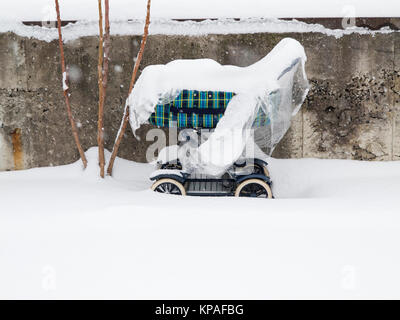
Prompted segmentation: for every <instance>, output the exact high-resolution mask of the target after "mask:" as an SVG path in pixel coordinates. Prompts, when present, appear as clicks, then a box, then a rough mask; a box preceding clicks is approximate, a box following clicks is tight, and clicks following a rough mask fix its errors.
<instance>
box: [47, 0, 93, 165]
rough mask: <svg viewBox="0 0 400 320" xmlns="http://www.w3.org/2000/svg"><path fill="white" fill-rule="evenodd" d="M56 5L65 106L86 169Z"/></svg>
mask: <svg viewBox="0 0 400 320" xmlns="http://www.w3.org/2000/svg"><path fill="white" fill-rule="evenodd" d="M55 4H56V12H57V25H58V44H59V47H60V55H61V72H62V75H63V92H64V97H65V104H66V106H67V114H68V118H69V122H70V123H71V129H72V134H73V136H74V140H75V144H76V147H77V148H78V151H79V155H80V157H81V159H82V163H83V167H84V168H86V166H87V159H86V156H85V153H84V152H83V149H82V146H81V143H80V141H79V136H78V130H77V129H76V124H75V120H74V118H73V116H72V112H71V105H70V103H69V93H68V91H69V81H68V74H67V72H66V69H65V58H64V45H63V40H62V33H61V18H60V6H59V4H58V0H55Z"/></svg>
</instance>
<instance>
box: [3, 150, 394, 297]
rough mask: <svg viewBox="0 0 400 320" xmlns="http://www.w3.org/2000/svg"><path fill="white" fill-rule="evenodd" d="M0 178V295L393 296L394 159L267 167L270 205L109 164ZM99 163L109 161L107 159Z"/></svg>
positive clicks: (144, 167) (93, 161) (134, 166)
mask: <svg viewBox="0 0 400 320" xmlns="http://www.w3.org/2000/svg"><path fill="white" fill-rule="evenodd" d="M87 155H88V160H89V167H88V168H87V170H86V171H83V170H82V167H81V163H80V162H77V163H74V164H71V165H67V166H60V167H51V168H50V167H49V168H38V169H31V170H26V171H17V172H1V173H0V261H1V263H0V298H171V299H173V298H184V299H188V298H237V299H243V298H344V299H347V298H400V289H399V288H400V275H399V273H398V270H400V252H399V250H398V244H399V241H400V232H399V231H400V215H399V209H398V194H399V191H400V162H358V161H348V160H317V159H300V160H295V159H292V160H277V159H269V162H270V171H271V175H272V179H273V181H274V188H273V190H274V192H275V196H276V198H277V199H275V200H265V199H242V198H200V197H177V196H168V195H160V194H156V193H153V192H151V191H150V190H149V186H150V181H149V180H148V175H149V174H150V173H151V171H152V170H153V168H152V167H151V165H149V164H139V163H133V162H130V161H126V160H122V159H117V161H116V165H115V172H114V177H113V178H110V177H107V178H106V179H105V180H104V181H102V180H101V179H100V178H98V167H97V158H96V157H97V149H95V148H92V149H90V150H89V151H88V152H87ZM107 156H108V154H107Z"/></svg>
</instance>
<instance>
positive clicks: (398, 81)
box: [0, 33, 400, 170]
mask: <svg viewBox="0 0 400 320" xmlns="http://www.w3.org/2000/svg"><path fill="white" fill-rule="evenodd" d="M288 36H289V37H293V38H295V39H297V40H299V41H300V42H301V43H302V44H303V45H304V47H305V49H306V53H307V56H308V59H309V60H308V62H307V74H308V76H309V79H310V81H311V84H312V88H311V91H310V94H309V95H308V97H307V101H306V102H305V104H304V105H303V109H302V111H301V112H300V113H299V114H298V116H297V117H296V118H295V119H294V121H293V125H292V128H291V129H290V131H289V132H288V133H287V135H286V136H285V138H284V139H283V140H282V142H281V143H280V144H279V146H278V147H277V149H276V150H275V152H274V156H276V157H280V158H300V157H318V158H341V159H362V160H400V95H399V92H400V73H399V72H400V34H399V33H390V34H380V35H375V36H374V37H372V36H369V35H359V34H352V35H347V36H343V37H342V38H340V39H336V38H334V37H330V36H326V35H323V34H318V33H307V34H299V33H296V34H279V35H277V34H248V35H209V36H201V37H189V36H187V37H185V36H162V35H156V36H150V37H149V41H148V45H147V48H146V53H145V58H144V60H143V62H142V68H143V67H144V66H146V65H150V64H157V63H167V62H169V61H171V60H174V59H182V58H186V59H187V58H191V59H194V58H212V59H215V60H217V61H218V62H220V63H222V64H233V65H238V66H247V65H249V64H251V63H254V62H255V61H257V60H258V59H260V58H261V57H263V56H265V55H266V54H267V53H268V52H269V51H270V50H271V49H272V48H273V47H274V46H275V45H276V44H277V43H278V42H279V40H281V39H282V38H284V37H288ZM97 41H98V40H97V39H96V38H94V37H86V38H81V39H79V40H75V41H72V42H68V43H67V44H66V47H65V49H66V61H67V64H68V65H69V66H70V68H71V70H72V72H71V73H72V74H73V75H74V77H73V79H71V80H73V81H72V83H71V94H72V95H71V103H72V108H73V113H74V116H75V118H76V121H77V122H78V124H79V127H80V128H79V134H80V138H81V140H82V144H83V146H84V148H85V149H87V148H89V147H90V146H94V145H96V129H97V101H98V97H97V95H98V92H97V71H96V70H97V69H96V67H97ZM139 42H140V37H137V36H132V37H113V38H112V53H111V54H112V61H111V66H110V82H109V89H108V96H107V102H106V107H105V143H106V148H108V149H111V148H112V144H113V141H114V139H115V135H116V132H117V130H118V127H119V124H120V119H121V115H122V112H123V105H124V101H125V98H126V96H127V91H128V86H129V79H130V75H131V70H132V66H133V59H134V57H135V56H136V54H137V51H138V49H139ZM146 130H147V128H146V127H144V128H143V129H141V130H140V135H141V136H142V137H144V134H145V132H146ZM16 133H18V135H17V134H16ZM17 138H18V139H17ZM147 145H148V144H147V143H145V141H144V138H142V141H141V142H140V143H138V142H137V140H135V139H134V137H133V135H132V133H131V131H130V130H128V131H127V132H126V137H125V139H124V140H123V143H122V145H121V151H120V156H122V157H124V158H128V159H134V160H137V161H144V159H145V150H146V148H147ZM76 159H78V153H77V151H76V149H75V146H74V142H73V139H72V136H71V133H70V127H69V123H68V120H67V116H66V113H65V104H64V100H63V95H62V91H61V73H60V66H59V53H58V44H57V42H56V41H53V42H51V43H46V42H41V41H38V40H34V39H27V38H21V37H18V36H16V35H15V34H12V33H5V34H0V170H9V169H11V170H12V169H15V168H30V167H38V166H48V165H60V164H66V163H70V162H73V161H75V160H76Z"/></svg>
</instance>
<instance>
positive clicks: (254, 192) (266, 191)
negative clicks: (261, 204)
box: [235, 179, 272, 199]
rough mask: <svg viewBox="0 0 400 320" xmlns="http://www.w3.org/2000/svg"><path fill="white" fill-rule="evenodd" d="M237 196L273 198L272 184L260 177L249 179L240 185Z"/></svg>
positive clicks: (236, 192)
mask: <svg viewBox="0 0 400 320" xmlns="http://www.w3.org/2000/svg"><path fill="white" fill-rule="evenodd" d="M235 197H252V198H268V199H271V198H272V190H271V188H270V186H269V185H268V184H267V183H266V182H264V181H262V180H260V179H249V180H246V181H243V182H242V183H241V184H239V185H238V187H237V188H236V191H235Z"/></svg>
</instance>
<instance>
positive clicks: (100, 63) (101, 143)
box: [97, 0, 105, 178]
mask: <svg viewBox="0 0 400 320" xmlns="http://www.w3.org/2000/svg"><path fill="white" fill-rule="evenodd" d="M101 1H102V0H98V6H99V59H98V65H97V73H98V85H99V111H98V120H97V145H98V148H99V165H100V176H101V177H102V178H104V129H103V118H104V95H105V94H104V91H103V77H104V71H103V42H104V39H103V8H102V5H101Z"/></svg>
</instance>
